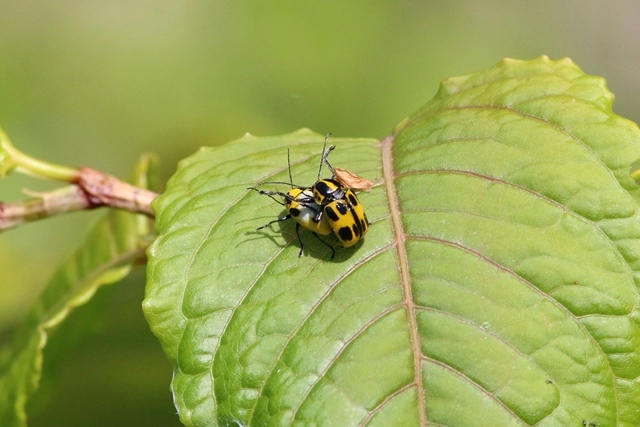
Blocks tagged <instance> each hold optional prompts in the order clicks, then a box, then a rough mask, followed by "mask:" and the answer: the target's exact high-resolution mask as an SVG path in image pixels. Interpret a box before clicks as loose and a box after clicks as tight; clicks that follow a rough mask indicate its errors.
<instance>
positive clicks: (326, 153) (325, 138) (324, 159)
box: [316, 132, 336, 181]
mask: <svg viewBox="0 0 640 427" xmlns="http://www.w3.org/2000/svg"><path fill="white" fill-rule="evenodd" d="M331 135H332V134H331V132H329V133H328V134H326V135H325V137H324V145H323V146H322V157H321V158H320V168H318V179H317V180H316V181H320V173H321V172H322V164H323V163H325V162H326V161H327V156H328V155H329V153H330V152H331V150H333V149H334V148H336V147H335V146H333V145H332V146H331V147H329V151H327V140H328V139H329V137H330V136H331ZM327 164H328V163H327ZM329 169H330V170H331V173H333V168H332V167H331V165H329Z"/></svg>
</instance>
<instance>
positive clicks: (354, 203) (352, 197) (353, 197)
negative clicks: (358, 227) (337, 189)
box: [347, 192, 359, 206]
mask: <svg viewBox="0 0 640 427" xmlns="http://www.w3.org/2000/svg"><path fill="white" fill-rule="evenodd" d="M347 198H348V199H349V203H351V206H358V204H359V203H358V198H357V197H356V195H355V194H353V193H352V192H349V193H347Z"/></svg>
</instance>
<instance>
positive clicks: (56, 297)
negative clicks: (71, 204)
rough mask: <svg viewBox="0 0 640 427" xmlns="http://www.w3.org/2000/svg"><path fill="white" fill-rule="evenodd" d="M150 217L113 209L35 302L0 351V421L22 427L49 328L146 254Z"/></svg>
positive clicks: (141, 172)
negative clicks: (8, 341) (25, 318)
mask: <svg viewBox="0 0 640 427" xmlns="http://www.w3.org/2000/svg"><path fill="white" fill-rule="evenodd" d="M140 164H141V165H144V166H142V167H139V168H138V170H137V173H138V174H139V175H138V176H139V180H138V181H139V183H142V182H146V180H147V178H146V170H143V169H146V168H147V167H149V159H148V158H144V159H143V160H142V161H141V163H140ZM148 222H149V220H148V218H146V217H145V216H143V215H134V214H130V213H127V212H124V211H111V212H109V213H108V214H107V215H106V216H105V218H103V219H102V220H100V221H99V222H98V223H97V224H96V225H95V226H94V227H93V229H92V230H91V231H90V233H89V235H88V236H87V239H86V240H85V242H84V244H83V245H82V246H81V247H80V248H78V250H77V251H76V252H75V253H74V254H73V255H72V256H71V257H70V258H69V260H68V261H67V262H65V264H63V265H62V266H61V268H60V269H59V270H58V271H57V272H56V274H55V275H54V277H53V278H52V279H51V281H50V282H49V283H48V285H47V287H46V288H45V290H44V292H43V294H42V295H41V296H40V297H39V299H38V300H37V301H36V303H35V305H34V307H33V309H32V310H31V312H30V314H29V316H28V318H27V320H26V321H25V322H24V324H23V325H22V326H21V328H20V329H19V330H18V331H16V333H15V334H14V336H13V339H12V341H11V343H10V344H8V345H6V346H5V347H4V348H3V349H2V353H0V425H2V426H24V425H26V421H27V413H26V410H25V407H26V404H27V401H28V400H29V398H30V397H31V395H32V394H33V393H34V392H35V391H36V389H37V388H38V385H39V382H40V377H41V373H42V357H43V349H44V347H45V346H46V345H47V340H48V337H49V333H50V330H51V329H52V328H55V327H56V326H57V325H59V324H60V323H61V322H63V321H65V319H66V318H67V317H68V316H69V314H70V313H71V312H72V311H73V310H74V309H75V308H76V307H78V306H80V305H83V304H86V303H87V302H89V301H90V300H91V298H92V297H93V295H94V294H95V292H96V291H97V290H98V289H99V288H100V287H101V286H104V285H108V284H111V283H115V282H117V281H119V280H120V279H122V278H123V277H124V276H126V275H127V274H128V273H129V271H130V270H131V268H132V266H133V264H134V262H135V261H136V260H139V259H140V258H141V257H144V251H145V249H146V240H145V239H144V238H145V237H146V236H147V235H148V233H149V226H148Z"/></svg>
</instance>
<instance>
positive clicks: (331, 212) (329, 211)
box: [324, 206, 340, 222]
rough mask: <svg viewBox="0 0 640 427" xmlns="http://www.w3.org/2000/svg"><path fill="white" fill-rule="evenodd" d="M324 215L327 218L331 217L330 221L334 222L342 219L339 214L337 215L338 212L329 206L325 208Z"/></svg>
mask: <svg viewBox="0 0 640 427" xmlns="http://www.w3.org/2000/svg"><path fill="white" fill-rule="evenodd" d="M324 213H325V215H326V216H328V217H329V219H330V220H331V221H333V222H337V221H338V220H339V219H340V217H339V216H338V214H336V212H335V211H334V210H333V208H332V207H331V206H327V207H325V208H324Z"/></svg>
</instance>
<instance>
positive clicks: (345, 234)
mask: <svg viewBox="0 0 640 427" xmlns="http://www.w3.org/2000/svg"><path fill="white" fill-rule="evenodd" d="M338 236H340V240H344V241H345V242H350V241H351V240H353V233H352V232H351V228H349V227H342V228H341V229H340V230H338Z"/></svg>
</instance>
